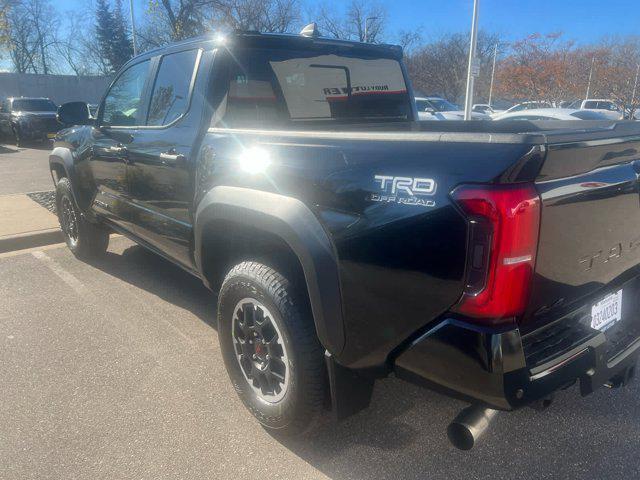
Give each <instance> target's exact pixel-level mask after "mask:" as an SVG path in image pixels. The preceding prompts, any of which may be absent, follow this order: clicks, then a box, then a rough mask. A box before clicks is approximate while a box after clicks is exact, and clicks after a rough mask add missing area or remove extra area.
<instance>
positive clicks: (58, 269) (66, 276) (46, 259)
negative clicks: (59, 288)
mask: <svg viewBox="0 0 640 480" xmlns="http://www.w3.org/2000/svg"><path fill="white" fill-rule="evenodd" d="M31 255H33V256H34V257H35V258H37V259H38V260H41V261H42V262H43V263H44V264H45V265H46V266H47V267H49V269H50V270H51V271H52V272H53V273H55V274H56V275H57V276H58V277H60V279H61V280H62V281H63V282H64V283H66V284H67V285H69V286H70V287H71V288H72V289H73V290H74V291H75V292H76V293H77V294H78V295H86V294H87V293H88V290H87V287H85V285H84V284H83V283H82V282H81V281H80V280H78V279H77V278H76V277H74V276H73V275H72V274H71V273H69V272H67V271H66V270H65V269H64V268H62V266H61V265H60V264H59V263H57V262H56V261H55V260H54V259H53V258H51V257H50V256H49V255H47V254H46V253H44V252H43V251H42V250H36V251H35V252H31Z"/></svg>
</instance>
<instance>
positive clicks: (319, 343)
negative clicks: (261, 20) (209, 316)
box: [50, 25, 640, 448]
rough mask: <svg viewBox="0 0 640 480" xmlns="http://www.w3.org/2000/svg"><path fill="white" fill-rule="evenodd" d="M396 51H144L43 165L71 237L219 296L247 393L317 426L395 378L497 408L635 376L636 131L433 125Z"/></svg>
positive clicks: (463, 437)
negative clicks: (113, 249) (125, 254)
mask: <svg viewBox="0 0 640 480" xmlns="http://www.w3.org/2000/svg"><path fill="white" fill-rule="evenodd" d="M417 115H418V112H417V111H416V107H415V103H414V96H413V92H412V89H411V84H410V82H409V79H408V77H407V72H406V70H405V67H404V65H403V63H402V50H401V49H400V48H399V47H396V46H390V45H372V44H362V43H357V42H347V41H340V40H335V39H326V38H322V37H320V36H318V35H317V30H316V29H315V28H314V27H313V25H311V26H310V27H308V28H306V29H305V30H303V32H302V33H301V35H267V34H260V33H257V32H236V33H234V34H232V35H229V36H227V37H213V36H211V37H205V38H198V39H191V40H187V41H184V42H182V43H178V44H174V45H171V46H167V47H164V48H161V49H158V50H153V51H150V52H147V53H145V54H143V55H140V56H138V57H135V58H134V59H132V60H131V61H129V63H127V64H126V65H125V66H124V67H123V68H122V70H121V71H120V72H119V73H118V74H117V75H116V76H115V79H114V80H113V82H112V84H111V85H110V87H109V88H108V90H107V92H106V93H105V95H104V97H103V98H102V101H101V102H100V104H99V107H98V111H97V115H96V118H95V119H94V118H93V117H90V116H89V113H88V109H87V105H86V104H83V103H80V102H73V103H67V104H65V105H63V106H61V107H60V109H59V110H58V119H59V121H60V122H61V123H63V124H65V125H67V127H68V128H66V129H65V130H63V131H61V132H60V133H59V134H58V135H57V138H56V139H55V144H54V148H53V151H52V152H51V154H50V168H51V172H52V177H53V181H54V183H55V186H56V191H57V211H58V215H59V219H60V224H61V228H62V230H63V232H64V235H65V238H66V242H67V244H68V246H69V248H70V249H71V251H72V252H73V253H74V254H75V255H76V256H77V257H79V258H82V259H90V258H91V257H93V256H97V255H100V254H102V253H103V252H105V250H106V249H107V246H108V242H109V233H110V232H111V231H116V232H119V233H121V234H123V235H125V236H127V237H129V238H130V239H132V240H134V241H135V242H137V243H139V244H140V245H142V246H143V247H145V248H148V249H149V250H151V251H153V252H156V253H157V254H159V255H161V256H162V257H164V258H165V259H167V260H169V261H171V262H173V263H175V264H176V265H178V266H180V267H181V268H183V269H184V270H186V271H188V272H190V273H192V274H193V275H195V276H197V277H199V278H200V279H202V281H203V282H204V283H205V284H206V285H207V286H208V287H209V288H210V289H211V290H212V291H214V292H216V293H217V325H218V338H219V342H220V347H221V351H222V354H223V358H224V362H225V365H226V368H227V371H228V373H229V376H230V378H231V381H232V383H233V386H234V388H235V390H236V391H237V393H238V395H239V396H240V398H241V399H242V401H243V402H244V404H245V405H246V407H247V408H248V410H250V412H251V413H252V414H253V415H254V416H255V417H256V418H257V419H258V420H259V422H261V423H262V425H264V426H265V427H266V428H268V429H270V430H273V431H279V432H281V433H285V434H297V433H301V432H305V431H308V430H310V429H312V428H313V427H314V426H316V425H317V424H318V422H317V420H318V419H320V418H322V417H323V413H324V412H328V411H331V412H332V415H333V416H334V417H335V418H336V419H342V418H345V417H347V416H349V415H352V414H354V413H356V412H358V411H360V410H362V409H363V408H366V407H367V406H368V404H369V401H370V398H371V394H372V390H373V385H374V382H375V380H376V379H379V378H383V377H385V376H388V375H391V374H393V375H395V376H397V377H399V378H401V379H404V380H407V381H410V382H414V383H417V384H420V385H425V386H427V387H430V388H432V389H436V390H438V391H440V392H443V393H444V394H446V395H450V396H452V397H456V398H460V399H463V400H465V401H467V402H468V403H469V404H470V405H471V406H470V407H469V408H468V409H466V410H464V411H463V412H462V414H461V415H460V416H459V417H458V419H457V420H456V421H454V422H452V424H451V426H450V428H449V436H450V438H451V440H452V441H453V442H454V444H455V445H456V446H458V447H460V448H470V447H471V446H472V445H473V443H474V441H475V439H476V438H477V437H478V435H479V434H480V433H482V431H483V430H484V429H485V428H486V426H487V425H489V423H490V420H491V418H492V417H494V416H495V415H496V412H498V411H511V410H514V409H518V408H521V407H524V406H536V407H539V406H546V405H548V404H549V402H550V400H551V398H552V396H553V394H554V392H556V391H558V390H560V389H564V388H566V387H569V386H571V385H573V384H578V385H579V387H580V392H581V393H582V394H583V395H586V394H588V393H590V392H592V391H593V390H594V389H596V388H598V387H600V386H603V385H606V386H609V387H616V386H621V385H624V384H626V383H627V382H628V381H629V380H630V379H631V377H632V376H633V373H634V366H635V363H636V359H637V356H638V348H639V347H640V340H639V338H640V318H639V315H638V307H639V305H638V303H639V302H640V276H639V274H640V267H639V264H640V192H639V184H640V180H639V179H640V173H639V172H640V124H637V123H633V122H606V121H604V122H602V121H601V122H591V121H580V120H577V121H575V122H572V121H566V122H557V121H547V122H528V121H520V122H509V121H505V122H495V123H494V122H487V121H477V122H475V121H471V122H463V121H452V122H437V121H434V122H418V121H417Z"/></svg>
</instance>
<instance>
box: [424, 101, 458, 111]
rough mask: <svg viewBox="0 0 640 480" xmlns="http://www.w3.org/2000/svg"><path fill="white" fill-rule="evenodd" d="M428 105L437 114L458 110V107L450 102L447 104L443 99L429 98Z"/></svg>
mask: <svg viewBox="0 0 640 480" xmlns="http://www.w3.org/2000/svg"><path fill="white" fill-rule="evenodd" d="M429 103H430V104H431V105H433V108H435V109H436V110H437V111H438V112H452V111H455V110H460V107H458V106H457V105H454V104H453V103H451V102H447V101H446V100H445V99H443V98H430V99H429Z"/></svg>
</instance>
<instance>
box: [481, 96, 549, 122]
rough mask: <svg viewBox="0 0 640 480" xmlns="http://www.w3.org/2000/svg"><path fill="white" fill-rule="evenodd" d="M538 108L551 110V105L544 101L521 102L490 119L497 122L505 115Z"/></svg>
mask: <svg viewBox="0 0 640 480" xmlns="http://www.w3.org/2000/svg"><path fill="white" fill-rule="evenodd" d="M538 108H553V105H552V104H551V102H545V101H535V102H522V103H518V104H516V105H514V106H513V107H511V108H509V109H507V110H505V111H504V112H501V113H497V114H495V115H492V118H493V119H494V120H497V119H498V118H499V117H501V116H502V115H504V114H506V113H514V112H522V111H523V110H533V109H538Z"/></svg>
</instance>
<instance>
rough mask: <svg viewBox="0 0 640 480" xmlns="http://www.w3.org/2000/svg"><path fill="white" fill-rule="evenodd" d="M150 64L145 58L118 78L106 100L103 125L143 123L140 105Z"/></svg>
mask: <svg viewBox="0 0 640 480" xmlns="http://www.w3.org/2000/svg"><path fill="white" fill-rule="evenodd" d="M150 64H151V62H150V61H149V60H145V61H144V62H140V63H137V64H135V65H132V66H131V67H129V68H128V69H127V70H125V71H124V72H123V73H122V74H121V75H120V76H119V77H118V78H117V80H116V81H115V83H114V84H113V85H112V86H111V90H109V93H108V94H107V97H106V98H105V100H104V106H103V113H102V125H105V126H123V127H127V126H134V125H140V124H141V121H140V119H139V116H140V110H141V109H140V107H141V105H142V94H143V90H144V85H145V82H146V81H147V77H148V76H149V65H150Z"/></svg>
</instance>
